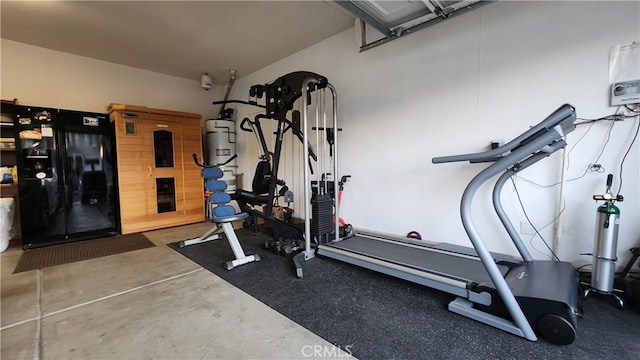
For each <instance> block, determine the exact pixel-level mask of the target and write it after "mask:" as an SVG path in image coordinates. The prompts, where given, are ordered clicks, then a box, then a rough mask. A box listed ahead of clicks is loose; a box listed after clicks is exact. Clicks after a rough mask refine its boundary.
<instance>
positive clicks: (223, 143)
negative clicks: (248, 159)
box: [205, 119, 238, 192]
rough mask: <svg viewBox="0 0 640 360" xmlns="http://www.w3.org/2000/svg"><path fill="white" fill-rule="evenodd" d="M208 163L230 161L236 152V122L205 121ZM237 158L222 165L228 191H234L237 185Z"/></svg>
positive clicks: (224, 120) (228, 120) (223, 120)
mask: <svg viewBox="0 0 640 360" xmlns="http://www.w3.org/2000/svg"><path fill="white" fill-rule="evenodd" d="M205 130H206V135H205V146H206V149H205V151H206V155H207V157H206V164H207V165H217V164H223V163H226V162H227V161H229V159H231V158H232V157H233V156H234V155H235V154H236V134H237V133H236V123H235V121H233V120H230V119H209V120H207V121H206V123H205ZM237 168H238V164H237V159H233V160H231V161H230V162H229V163H227V164H226V165H224V166H221V169H222V171H223V172H224V176H223V177H222V180H224V181H226V183H227V191H228V192H234V191H235V190H236V188H237V186H236V170H237Z"/></svg>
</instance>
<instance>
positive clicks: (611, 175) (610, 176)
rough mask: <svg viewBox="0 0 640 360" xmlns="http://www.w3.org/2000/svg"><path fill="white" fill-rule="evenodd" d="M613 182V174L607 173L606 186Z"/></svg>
mask: <svg viewBox="0 0 640 360" xmlns="http://www.w3.org/2000/svg"><path fill="white" fill-rule="evenodd" d="M611 184H613V174H609V175H607V186H611Z"/></svg>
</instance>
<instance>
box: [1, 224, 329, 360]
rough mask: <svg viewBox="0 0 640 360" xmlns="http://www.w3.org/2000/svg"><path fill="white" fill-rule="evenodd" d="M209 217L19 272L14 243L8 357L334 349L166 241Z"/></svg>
mask: <svg viewBox="0 0 640 360" xmlns="http://www.w3.org/2000/svg"><path fill="white" fill-rule="evenodd" d="M210 226H211V224H209V223H202V224H193V225H187V226H181V227H176V228H170V229H165V230H157V231H150V232H146V233H145V235H146V236H147V237H148V238H149V240H151V241H153V242H154V243H155V244H156V246H155V247H153V248H147V249H142V250H137V251H132V252H128V253H124V254H118V255H112V256H106V257H102V258H98V259H92V260H86V261H81V262H76V263H71V264H66V265H60V266H54V267H49V268H44V269H41V270H34V271H28V272H23V273H19V274H12V273H13V270H14V268H15V266H16V264H17V262H18V260H19V258H20V255H21V253H22V249H21V248H20V247H10V248H9V249H7V250H6V251H5V252H3V253H2V254H1V257H0V260H1V271H2V274H1V278H0V279H1V295H2V297H1V302H0V306H1V328H0V329H1V331H0V336H1V354H0V355H1V358H2V359H3V360H5V359H62V358H64V359H285V358H297V359H302V358H309V357H314V356H313V355H314V349H316V350H317V349H322V351H324V354H325V355H326V351H327V350H325V349H329V351H330V349H331V348H332V347H333V345H332V344H331V343H328V342H327V341H325V340H324V339H322V338H320V337H318V336H317V335H315V334H313V333H312V332H310V331H308V330H306V329H305V328H303V327H301V326H299V325H298V324H296V323H294V322H293V321H291V320H289V319H288V318H286V317H284V316H283V315H281V314H279V313H277V312H276V311H274V310H272V309H271V308H269V307H267V306H266V305H264V304H263V303H261V302H259V301H258V300H256V299H254V298H252V297H251V296H249V295H247V294H246V293H244V292H242V291H241V290H239V289H237V288H235V287H233V286H232V285H230V284H229V283H227V282H225V281H224V280H222V279H220V278H219V277H217V276H216V275H214V274H212V273H210V272H208V271H207V270H204V269H203V268H202V267H200V266H199V265H197V264H195V263H193V262H191V261H190V260H188V259H187V258H185V257H183V256H182V255H180V254H178V253H177V252H175V251H174V250H172V249H170V248H169V247H167V246H165V245H166V244H167V243H171V242H175V241H179V240H183V239H187V238H192V237H197V236H199V235H201V234H202V233H204V232H205V231H206V230H208V229H209V228H210ZM245 266H251V264H248V265H245ZM310 315H312V314H311V313H310ZM316 354H319V353H318V352H316Z"/></svg>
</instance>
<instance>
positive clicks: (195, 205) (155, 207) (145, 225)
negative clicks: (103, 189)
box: [109, 104, 205, 234]
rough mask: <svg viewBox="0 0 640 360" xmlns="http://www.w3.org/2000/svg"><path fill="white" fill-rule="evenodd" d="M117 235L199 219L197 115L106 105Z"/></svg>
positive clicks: (201, 208) (201, 209)
mask: <svg viewBox="0 0 640 360" xmlns="http://www.w3.org/2000/svg"><path fill="white" fill-rule="evenodd" d="M109 115H110V119H111V123H112V124H113V125H114V129H115V139H116V159H117V167H116V171H117V174H118V194H119V208H120V222H121V231H122V234H130V233H135V232H141V231H148V230H154V229H160V228H166V227H171V226H177V225H184V224H190V223H196V222H201V221H204V220H205V218H204V205H203V182H202V178H201V176H200V168H199V167H198V166H196V165H195V164H194V162H193V157H192V154H198V157H199V158H200V159H202V135H201V134H202V133H201V119H202V117H201V115H199V114H194V113H185V112H178V111H171V110H162V109H153V108H147V107H144V106H135V105H119V104H115V105H111V107H110V110H109Z"/></svg>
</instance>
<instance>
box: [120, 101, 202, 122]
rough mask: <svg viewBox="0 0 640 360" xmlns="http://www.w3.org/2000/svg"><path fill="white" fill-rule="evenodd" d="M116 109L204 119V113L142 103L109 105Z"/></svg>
mask: <svg viewBox="0 0 640 360" xmlns="http://www.w3.org/2000/svg"><path fill="white" fill-rule="evenodd" d="M114 111H131V112H137V113H144V114H154V115H169V116H176V117H183V118H193V119H202V115H200V114H196V113H189V112H183V111H174V110H166V109H156V108H150V107H146V106H140V105H126V104H111V105H110V106H109V112H114Z"/></svg>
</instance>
